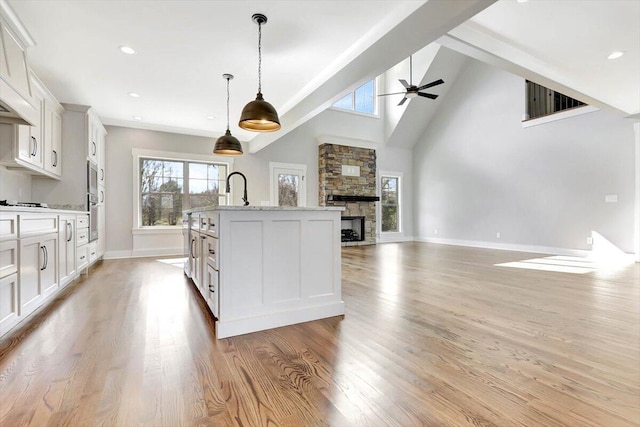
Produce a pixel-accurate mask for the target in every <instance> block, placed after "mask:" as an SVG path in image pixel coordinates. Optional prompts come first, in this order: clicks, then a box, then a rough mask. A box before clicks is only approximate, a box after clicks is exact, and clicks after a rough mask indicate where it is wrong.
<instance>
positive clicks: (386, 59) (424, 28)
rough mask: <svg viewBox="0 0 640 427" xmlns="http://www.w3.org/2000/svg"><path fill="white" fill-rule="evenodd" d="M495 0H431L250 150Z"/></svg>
mask: <svg viewBox="0 0 640 427" xmlns="http://www.w3.org/2000/svg"><path fill="white" fill-rule="evenodd" d="M495 1H496V0H466V1H451V0H429V1H428V2H426V3H425V4H424V5H422V6H421V7H419V8H418V9H416V11H415V12H414V13H412V14H411V15H409V16H408V17H407V18H406V19H405V20H404V21H402V22H401V23H400V24H399V25H397V26H396V27H394V28H393V29H392V30H391V31H389V32H388V33H386V34H385V35H384V36H382V37H381V38H380V39H379V40H378V41H376V42H374V43H373V44H372V45H371V46H370V47H369V48H367V49H366V50H365V51H364V52H362V53H361V54H360V55H358V56H357V57H356V58H354V59H353V60H352V61H351V62H350V63H349V64H347V65H346V66H345V67H344V68H342V69H341V70H340V71H338V72H337V73H335V74H334V75H333V76H332V77H330V78H329V79H328V80H327V81H325V82H324V83H323V84H321V85H320V86H319V87H318V88H317V89H315V90H314V91H313V92H311V94H309V96H307V97H306V98H304V99H303V100H302V101H300V102H299V103H298V104H296V105H295V106H294V107H292V108H291V109H290V110H288V111H287V112H286V113H285V114H283V115H282V116H281V117H280V123H281V124H282V128H281V129H280V131H278V132H273V133H262V134H259V135H258V136H256V137H255V138H254V139H252V140H251V141H250V142H249V152H250V153H256V152H258V151H260V150H262V149H263V148H265V147H267V146H268V145H270V144H272V143H273V142H275V141H277V140H278V139H279V138H281V137H283V136H284V135H286V134H287V133H288V132H291V131H292V130H294V129H295V128H297V127H298V126H300V125H302V124H303V123H305V122H307V121H308V120H310V119H311V118H313V117H315V116H316V115H318V114H319V113H321V112H322V111H324V110H325V109H327V108H328V107H329V106H331V105H332V104H333V102H335V101H336V100H338V99H339V98H340V97H341V96H342V95H344V92H345V91H348V90H350V89H355V88H356V87H358V86H359V85H361V84H363V83H365V82H367V81H369V80H371V79H372V78H374V77H376V76H378V75H380V74H382V73H383V72H385V71H386V70H388V69H389V68H391V67H393V66H394V65H396V64H397V63H398V62H400V61H402V60H403V59H405V58H407V57H408V56H409V55H411V54H413V53H414V52H416V51H418V50H419V49H421V48H423V47H424V46H426V45H428V44H429V43H431V42H433V41H435V40H436V39H438V38H439V37H440V36H442V35H443V34H446V33H447V32H449V31H450V30H451V29H453V28H455V27H457V26H458V25H460V24H462V23H463V22H465V21H467V20H468V19H469V18H471V17H472V16H474V15H476V14H477V13H478V12H480V11H482V10H484V9H485V8H487V7H488V6H490V5H491V4H493V3H494V2H495Z"/></svg>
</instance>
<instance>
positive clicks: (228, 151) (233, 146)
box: [213, 129, 242, 156]
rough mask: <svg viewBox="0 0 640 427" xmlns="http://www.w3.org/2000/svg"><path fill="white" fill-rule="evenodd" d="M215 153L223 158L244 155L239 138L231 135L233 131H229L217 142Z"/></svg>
mask: <svg viewBox="0 0 640 427" xmlns="http://www.w3.org/2000/svg"><path fill="white" fill-rule="evenodd" d="M213 153H214V154H221V155H223V156H240V155H241V154H242V144H240V141H238V138H236V137H235V136H233V135H231V131H230V130H229V129H227V131H226V132H225V134H224V135H222V136H221V137H220V138H218V139H217V140H216V145H215V146H214V147H213Z"/></svg>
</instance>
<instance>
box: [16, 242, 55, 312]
mask: <svg viewBox="0 0 640 427" xmlns="http://www.w3.org/2000/svg"><path fill="white" fill-rule="evenodd" d="M57 247H58V235H57V234H56V233H51V234H46V235H43V236H36V237H30V238H26V239H21V240H20V293H19V301H20V316H26V315H28V314H30V313H31V312H33V311H34V310H35V309H36V308H38V307H39V306H40V305H41V304H42V303H43V302H44V300H45V299H46V298H47V297H48V296H49V295H50V294H52V293H54V292H55V291H56V290H57V288H58V274H57V263H58V259H57V252H58V251H57Z"/></svg>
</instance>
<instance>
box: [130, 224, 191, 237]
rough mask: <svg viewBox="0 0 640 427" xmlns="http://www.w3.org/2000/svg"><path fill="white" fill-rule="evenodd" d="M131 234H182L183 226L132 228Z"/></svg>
mask: <svg viewBox="0 0 640 427" xmlns="http://www.w3.org/2000/svg"><path fill="white" fill-rule="evenodd" d="M131 234H133V235H136V234H182V226H181V225H171V226H158V227H140V228H132V229H131Z"/></svg>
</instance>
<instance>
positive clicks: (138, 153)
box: [131, 148, 233, 234]
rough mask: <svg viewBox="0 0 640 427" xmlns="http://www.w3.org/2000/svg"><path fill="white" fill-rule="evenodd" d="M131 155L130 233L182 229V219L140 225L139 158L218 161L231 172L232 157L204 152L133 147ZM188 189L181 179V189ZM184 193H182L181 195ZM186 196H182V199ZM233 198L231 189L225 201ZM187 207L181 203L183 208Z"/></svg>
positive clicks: (196, 161)
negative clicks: (131, 195)
mask: <svg viewBox="0 0 640 427" xmlns="http://www.w3.org/2000/svg"><path fill="white" fill-rule="evenodd" d="M131 156H132V160H133V161H132V163H133V165H132V168H133V183H132V186H133V189H132V190H133V191H132V193H133V203H132V233H133V234H142V233H148V232H151V233H163V232H174V231H176V230H181V229H182V221H179V222H178V224H176V225H142V209H141V188H140V160H141V159H153V160H163V161H179V162H194V163H219V164H224V165H226V167H227V175H228V174H230V173H231V172H233V159H231V158H227V157H222V156H216V155H204V154H192V153H177V152H173V151H158V150H143V149H137V148H133V149H132V150H131ZM183 174H184V171H183ZM185 188H186V189H187V190H188V183H184V181H183V189H185ZM184 194H186V193H183V195H184ZM185 199H187V200H188V197H183V202H184V200H185ZM231 200H233V189H232V191H231V192H229V194H227V203H230V202H231ZM185 209H189V208H188V207H185V206H184V205H183V210H185Z"/></svg>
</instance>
